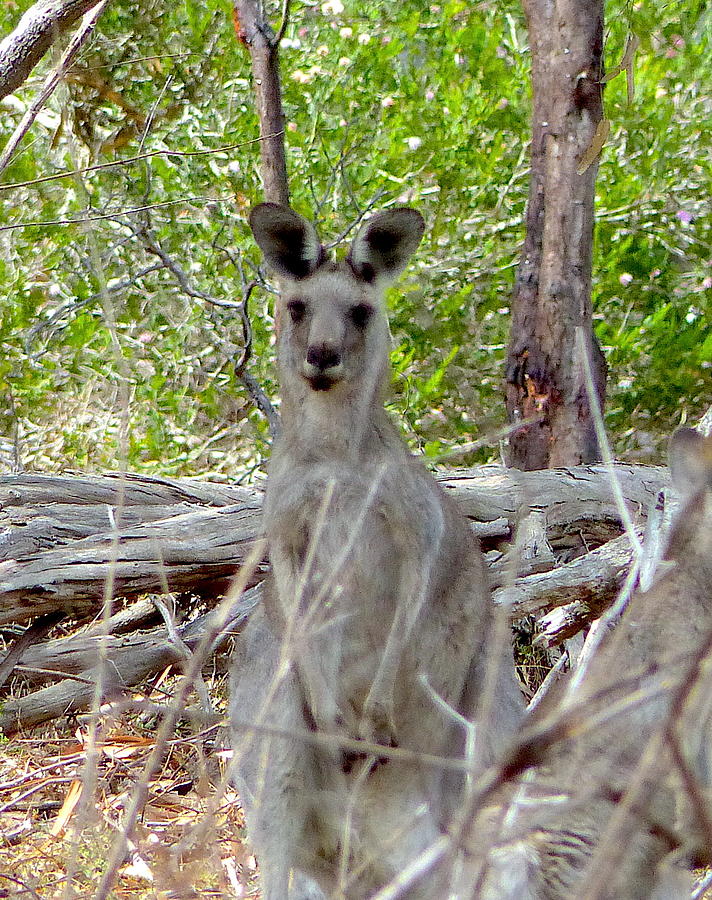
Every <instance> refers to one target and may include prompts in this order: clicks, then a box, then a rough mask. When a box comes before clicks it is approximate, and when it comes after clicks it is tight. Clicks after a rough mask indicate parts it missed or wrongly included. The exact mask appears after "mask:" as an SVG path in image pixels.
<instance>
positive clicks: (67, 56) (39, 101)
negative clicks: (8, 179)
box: [0, 0, 109, 172]
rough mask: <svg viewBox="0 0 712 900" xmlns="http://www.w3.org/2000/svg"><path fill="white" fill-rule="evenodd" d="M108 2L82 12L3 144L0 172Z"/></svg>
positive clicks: (100, 1) (101, 1)
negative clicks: (37, 91) (30, 101)
mask: <svg viewBox="0 0 712 900" xmlns="http://www.w3.org/2000/svg"><path fill="white" fill-rule="evenodd" d="M108 2H109V0H99V3H97V5H96V6H95V7H94V8H93V9H90V10H89V11H88V12H86V13H85V14H84V17H83V19H82V23H81V25H80V26H79V28H78V29H77V31H76V33H75V34H74V36H73V37H72V40H71V41H70V42H69V46H68V47H67V49H66V50H65V51H64V54H63V55H62V58H61V59H60V61H59V63H58V65H57V66H56V67H55V68H54V70H53V71H52V72H51V73H50V74H49V75H48V76H47V78H46V79H45V82H44V84H43V85H42V88H41V90H40V91H39V93H38V94H37V96H36V97H35V99H34V100H33V101H32V103H31V104H30V105H29V107H28V109H27V112H26V113H25V115H24V116H23V117H22V119H21V120H20V124H19V125H18V126H17V128H16V129H15V131H14V132H13V133H12V135H11V136H10V139H9V140H8V142H7V144H5V149H4V150H3V152H2V154H0V172H2V171H3V169H5V168H6V167H7V164H8V163H9V162H10V159H11V158H12V154H13V153H14V152H15V150H16V149H17V147H18V145H19V143H20V141H21V140H22V139H23V137H24V136H25V135H26V134H27V132H28V131H29V130H30V128H31V127H32V123H33V122H34V121H35V119H36V118H37V114H38V113H39V111H40V110H41V109H42V107H43V106H44V104H45V102H46V101H47V99H48V98H49V97H50V96H51V95H52V93H53V92H54V89H55V88H56V87H57V85H58V84H59V82H60V80H61V79H62V77H63V76H64V75H65V74H66V72H67V70H68V69H69V67H70V66H71V64H72V62H73V61H74V57H75V56H76V55H77V53H78V52H79V50H80V49H81V47H82V45H83V44H84V43H85V41H86V40H87V39H88V38H89V37H90V35H91V33H92V31H93V30H94V27H95V26H96V23H97V21H98V19H99V17H100V16H101V14H102V13H103V12H104V9H105V8H106V5H107V3H108Z"/></svg>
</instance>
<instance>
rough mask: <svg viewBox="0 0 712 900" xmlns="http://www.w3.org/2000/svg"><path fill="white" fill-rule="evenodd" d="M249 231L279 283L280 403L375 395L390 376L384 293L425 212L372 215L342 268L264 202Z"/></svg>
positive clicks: (294, 219) (306, 230)
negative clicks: (290, 400)
mask: <svg viewBox="0 0 712 900" xmlns="http://www.w3.org/2000/svg"><path fill="white" fill-rule="evenodd" d="M250 227H251V228H252V233H253V234H254V236H255V240H256V241H257V243H258V245H259V246H260V248H261V250H262V252H263V253H264V256H265V260H266V262H267V264H268V265H269V266H270V268H272V269H273V270H274V272H275V273H276V274H277V275H278V276H279V278H280V280H281V283H282V292H281V297H280V299H279V301H278V307H277V315H276V319H277V323H278V326H277V344H278V362H279V368H280V378H281V382H282V390H283V401H284V400H285V399H287V396H295V395H296V396H299V397H302V398H308V397H309V396H310V395H311V396H317V395H319V396H323V397H325V396H327V395H328V396H334V397H335V398H337V397H338V398H339V399H348V398H349V397H351V396H354V395H356V394H358V395H360V396H362V397H363V395H364V393H369V394H370V395H371V396H372V395H373V394H374V392H375V391H376V390H377V389H378V387H379V385H380V384H381V382H382V381H383V379H384V376H385V373H386V372H387V370H388V326H387V322H386V314H385V302H384V296H383V292H384V288H385V287H386V285H388V284H389V283H390V282H391V281H393V280H394V279H395V278H397V277H398V275H400V273H401V272H402V271H403V269H404V268H405V267H406V265H407V263H408V260H409V259H410V257H411V255H412V254H413V252H414V251H415V249H416V247H417V246H418V244H419V243H420V239H421V237H422V235H423V227H424V225H423V219H422V216H421V215H420V213H418V212H416V211H415V210H414V209H406V208H398V209H392V210H388V211H386V212H381V213H378V214H376V215H374V216H373V217H372V218H371V219H369V221H368V222H367V223H366V224H365V225H364V226H363V227H362V228H361V230H360V231H359V233H358V234H357V236H356V238H355V239H354V241H353V243H352V245H351V248H350V250H349V253H348V256H347V258H346V259H345V260H344V261H343V262H338V263H337V262H333V261H331V260H329V259H328V257H327V254H326V251H325V250H324V248H323V247H322V245H321V242H320V240H319V238H318V236H317V233H316V230H315V229H314V226H313V225H312V224H311V223H309V222H307V221H306V220H305V219H303V218H302V217H301V216H299V215H298V214H297V213H295V212H294V211H293V210H291V209H289V208H288V207H285V206H279V205H278V204H276V203H261V204H260V205H259V206H256V207H255V208H254V209H253V210H252V213H251V214H250Z"/></svg>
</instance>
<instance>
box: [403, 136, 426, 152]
mask: <svg viewBox="0 0 712 900" xmlns="http://www.w3.org/2000/svg"><path fill="white" fill-rule="evenodd" d="M405 142H406V144H407V145H408V149H409V150H417V149H418V148H419V147H420V145H421V144H422V143H423V139H422V138H419V137H409V138H406V141H405Z"/></svg>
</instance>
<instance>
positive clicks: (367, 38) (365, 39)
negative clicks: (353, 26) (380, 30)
mask: <svg viewBox="0 0 712 900" xmlns="http://www.w3.org/2000/svg"><path fill="white" fill-rule="evenodd" d="M358 42H359V44H361V46H362V47H365V46H366V44H370V43H371V35H370V34H369V33H368V32H367V31H362V32H361V34H360V35H359V36H358Z"/></svg>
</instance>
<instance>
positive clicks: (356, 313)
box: [349, 303, 373, 328]
mask: <svg viewBox="0 0 712 900" xmlns="http://www.w3.org/2000/svg"><path fill="white" fill-rule="evenodd" d="M349 315H350V316H351V321H352V322H353V323H354V325H355V326H356V327H357V328H365V327H366V325H367V324H368V320H369V319H370V318H371V316H372V315H373V307H372V306H369V305H368V304H367V303H359V304H358V306H352V307H351V309H350V310H349Z"/></svg>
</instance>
